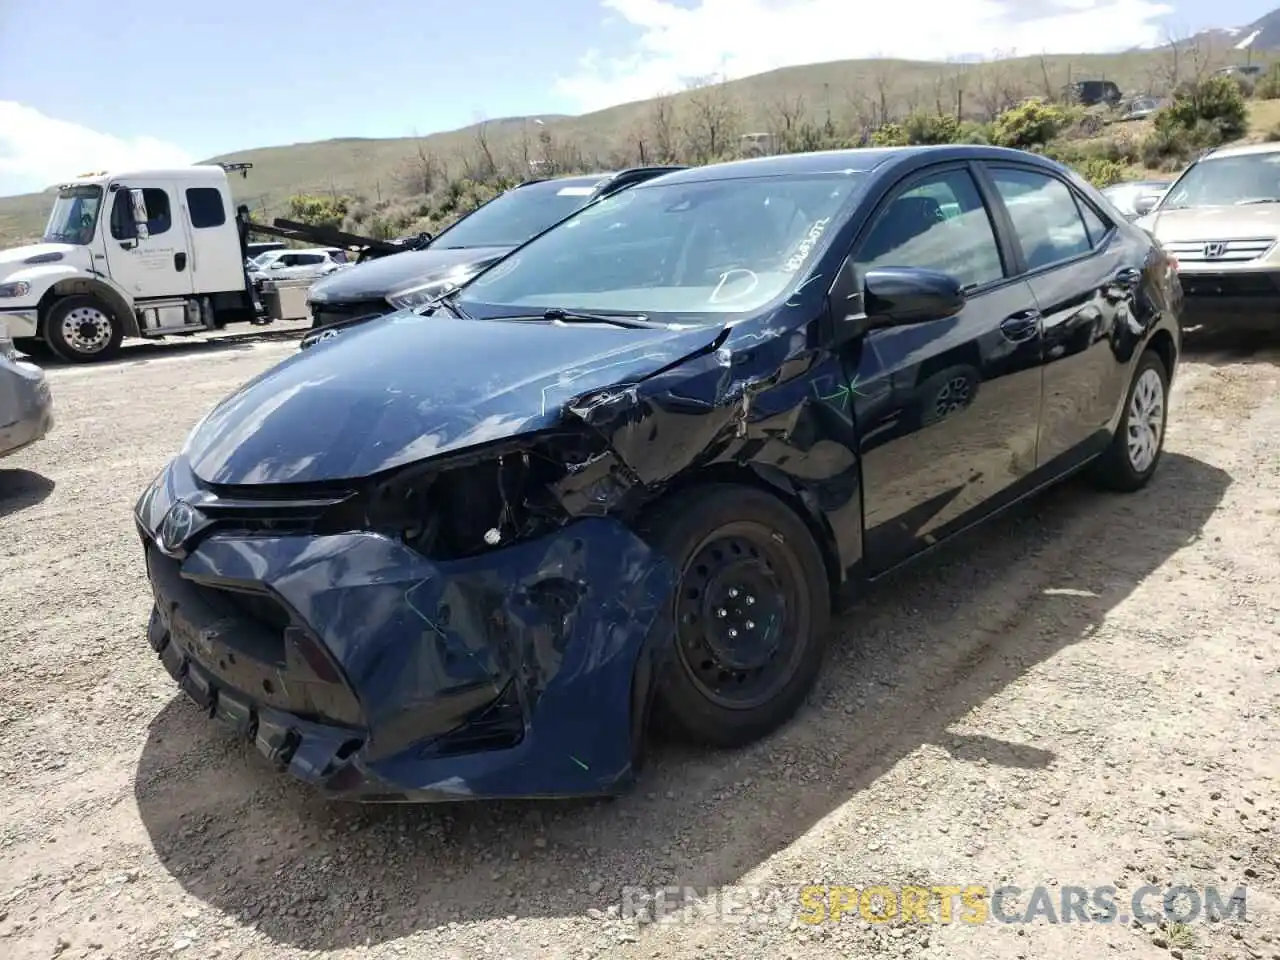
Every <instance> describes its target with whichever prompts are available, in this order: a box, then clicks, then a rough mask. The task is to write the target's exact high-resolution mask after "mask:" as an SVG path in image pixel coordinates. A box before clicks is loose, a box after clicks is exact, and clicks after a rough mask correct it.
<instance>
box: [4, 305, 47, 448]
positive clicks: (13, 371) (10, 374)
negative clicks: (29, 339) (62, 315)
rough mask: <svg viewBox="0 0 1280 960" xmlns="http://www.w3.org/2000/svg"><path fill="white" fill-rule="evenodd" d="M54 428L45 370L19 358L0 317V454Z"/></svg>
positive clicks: (29, 441) (20, 446) (40, 437)
mask: <svg viewBox="0 0 1280 960" xmlns="http://www.w3.org/2000/svg"><path fill="white" fill-rule="evenodd" d="M51 429H53V397H52V396H51V394H50V392H49V382H48V381H47V380H46V379H45V374H44V371H43V370H41V369H40V368H39V367H38V366H36V365H35V364H34V363H26V362H25V361H22V360H19V359H18V351H17V349H16V348H15V347H14V345H13V340H12V339H11V338H10V336H9V331H8V329H7V328H6V327H5V325H4V321H3V320H0V457H6V456H8V455H9V454H11V453H14V452H16V451H18V450H20V449H22V448H23V447H25V446H27V445H28V444H31V443H34V442H35V441H37V440H40V439H42V438H43V437H44V436H45V434H47V433H48V432H49V431H50V430H51Z"/></svg>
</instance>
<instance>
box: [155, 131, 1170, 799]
mask: <svg viewBox="0 0 1280 960" xmlns="http://www.w3.org/2000/svg"><path fill="white" fill-rule="evenodd" d="M944 202H945V203H949V204H951V205H952V206H953V207H954V208H955V209H956V211H957V213H956V214H955V215H953V216H951V217H949V218H948V217H943V216H942V215H941V207H942V205H943V203H944ZM395 256H400V255H399V254H397V255H395ZM388 259H393V258H388ZM1178 309H1179V292H1178V286H1177V277H1176V274H1175V272H1174V270H1173V268H1172V265H1171V263H1170V262H1169V260H1168V258H1167V257H1166V256H1165V255H1164V253H1163V252H1162V251H1161V250H1160V248H1159V246H1158V245H1157V244H1155V243H1154V242H1153V241H1152V239H1151V237H1150V236H1149V235H1148V234H1146V233H1145V232H1143V231H1142V230H1139V229H1138V228H1136V227H1134V226H1132V225H1131V224H1129V223H1127V222H1125V221H1124V220H1123V218H1120V217H1118V216H1117V215H1115V214H1113V213H1112V212H1111V208H1110V206H1109V205H1108V204H1107V203H1106V202H1105V201H1104V200H1103V199H1102V198H1101V196H1100V195H1099V194H1098V193H1097V191H1096V190H1094V189H1093V188H1092V187H1091V186H1089V185H1088V184H1087V183H1086V182H1084V181H1083V180H1082V179H1081V178H1080V177H1078V176H1077V175H1076V174H1074V173H1073V172H1071V171H1069V170H1068V169H1066V168H1065V167H1062V166H1061V165H1059V164H1057V163H1055V162H1053V161H1051V160H1048V159H1046V158H1044V157H1041V156H1037V155H1035V154H1030V153H1024V152H1019V151H1014V150H1006V149H1001V148H997V147H987V146H947V147H925V148H887V149H875V150H848V151H832V152H824V153H813V154H795V155H791V156H779V157H770V158H761V159H755V160H746V161H737V162H733V163H725V164H719V165H714V166H706V167H700V168H696V169H689V170H684V171H678V172H673V173H668V174H666V175H664V176H661V177H658V178H656V179H653V180H650V181H648V182H647V183H643V184H640V185H638V186H635V187H632V188H630V189H628V190H625V191H621V192H619V193H616V194H614V195H613V196H610V197H606V198H604V199H602V200H599V201H597V202H595V203H592V204H590V205H588V206H586V207H584V208H583V209H581V210H579V211H578V212H577V213H575V214H573V215H572V216H570V217H569V218H568V219H567V220H565V221H563V222H562V223H560V224H558V225H557V226H555V227H553V228H552V229H550V230H548V231H546V232H544V233H542V234H540V235H539V236H537V237H536V238H534V239H532V240H530V241H529V242H528V243H526V244H524V245H522V246H521V247H520V248H519V249H517V250H516V251H514V252H513V253H512V254H510V255H509V256H507V257H505V258H503V259H502V260H501V261H500V262H498V263H496V264H494V265H493V266H491V267H490V268H488V269H487V270H485V271H483V272H481V273H480V274H478V275H477V276H476V277H474V278H472V279H471V280H470V281H469V282H466V283H464V284H463V285H462V287H461V288H460V289H459V290H458V291H456V292H454V293H451V294H449V295H446V296H444V297H441V298H438V299H437V300H435V301H434V302H432V303H431V304H430V305H429V306H428V307H426V308H424V309H422V310H418V311H401V312H397V313H394V314H392V315H390V316H385V317H382V318H380V319H377V320H372V321H368V322H365V323H362V324H358V325H354V326H351V327H347V328H345V329H341V330H340V331H337V332H336V335H335V336H333V337H332V338H331V339H328V340H322V341H320V342H318V343H317V344H316V345H315V346H314V347H312V348H311V349H309V350H307V351H306V352H304V353H301V354H299V355H297V356H295V357H294V358H293V359H292V360H291V361H289V362H286V363H283V364H280V365H278V366H276V367H274V368H273V369H271V370H268V371H267V372H265V373H263V374H261V375H260V376H258V377H257V378H255V379H254V380H252V381H250V382H249V383H248V384H246V385H245V386H243V387H241V388H240V389H239V390H238V391H237V392H236V393H234V394H233V395H231V396H230V397H228V398H227V399H225V400H224V401H223V402H222V403H220V404H219V405H218V406H217V407H215V408H214V409H213V410H212V411H211V412H210V414H209V415H208V416H207V417H206V419H205V420H203V421H202V422H201V423H200V424H199V425H198V426H197V427H196V428H195V430H194V431H193V432H192V433H191V435H190V436H189V438H188V440H187V442H186V444H185V445H184V448H183V451H182V452H181V453H180V454H179V455H178V456H177V457H175V458H174V459H173V460H172V461H170V462H169V463H168V464H167V465H166V466H165V467H164V469H163V470H162V471H161V473H160V474H159V476H158V477H157V478H156V479H155V481H154V482H153V483H152V484H151V485H150V486H149V487H148V488H147V490H146V491H144V493H143V495H142V497H141V498H140V500H139V501H138V504H137V508H136V517H137V523H138V527H139V530H140V532H141V534H142V542H143V545H144V548H145V551H146V554H147V565H146V569H147V571H148V575H149V577H150V578H151V586H152V589H153V592H154V595H155V607H154V610H153V612H152V614H151V619H150V624H149V626H148V637H149V640H150V643H151V645H152V647H153V648H154V649H155V650H156V651H157V652H158V653H159V655H160V658H161V660H162V662H163V663H164V665H165V667H166V668H167V669H168V671H169V672H170V673H171V674H172V675H173V676H174V677H175V678H177V679H178V681H179V682H180V683H181V685H182V687H183V689H185V690H186V691H187V693H188V694H189V695H190V696H191V697H192V698H194V699H195V700H196V701H197V702H198V703H199V704H200V705H201V706H202V707H203V709H205V710H206V711H207V712H208V713H209V714H211V715H213V716H216V717H219V718H221V719H223V720H224V721H226V722H228V723H229V724H231V725H233V726H235V727H236V728H238V729H239V730H240V731H241V732H242V733H243V734H244V735H245V736H246V737H249V738H251V739H253V740H254V741H255V742H256V743H257V745H258V748H259V749H260V750H262V751H263V752H265V753H266V754H268V755H269V756H271V757H272V758H273V759H275V760H276V761H277V762H278V763H279V764H280V765H281V766H283V767H286V768H287V769H289V770H290V771H291V772H292V773H293V774H295V775H296V776H299V777H301V778H303V779H305V780H307V781H309V782H311V783H313V784H316V785H319V786H320V787H322V788H323V789H324V790H326V791H328V792H329V793H330V794H333V795H341V796H345V797H350V798H354V799H364V800H393V799H397V800H402V799H413V800H458V799H473V798H481V797H550V796H555V795H589V794H606V793H612V792H615V791H617V790H619V789H621V787H622V786H623V785H624V784H625V783H627V782H628V780H629V779H630V778H631V777H632V776H633V775H634V773H635V771H636V769H637V766H638V764H639V762H640V761H641V759H642V756H643V744H644V738H645V731H646V728H647V726H648V723H649V721H650V719H652V720H653V722H654V723H656V724H660V725H661V726H662V727H663V728H664V729H666V730H667V731H669V732H671V733H672V734H674V735H676V736H679V737H682V738H684V739H687V740H691V741H696V742H700V743H706V744H711V745H715V746H722V747H730V746H735V745H740V744H744V743H748V742H750V741H753V740H756V739H758V738H760V737H762V736H765V735H767V734H769V733H770V732H771V731H773V730H775V729H777V728H778V727H779V726H780V725H781V724H783V723H784V722H785V721H786V720H787V719H788V718H789V717H790V716H792V715H793V714H794V713H795V711H796V710H797V709H798V708H799V707H800V705H801V704H802V703H803V702H804V699H805V697H806V695H807V694H808V693H809V691H810V690H811V689H812V688H813V685H814V683H815V681H816V679H817V677H818V674H819V671H820V669H821V666H822V662H823V657H824V648H825V643H826V637H827V628H828V625H829V623H830V618H831V615H832V612H833V609H839V607H840V605H841V604H842V602H843V600H845V599H847V598H848V597H849V596H851V595H855V594H857V593H858V592H860V590H861V588H862V586H864V585H865V584H866V583H868V582H869V581H872V580H875V579H877V578H879V577H880V576H881V575H883V574H885V573H887V572H889V571H890V570H893V569H894V568H896V567H898V566H900V565H901V564H903V563H905V562H907V561H909V560H912V559H914V558H917V557H920V556H922V555H924V554H926V553H927V552H929V550H930V549H931V548H932V547H933V546H935V545H936V544H938V543H939V542H941V541H945V540H947V539H948V538H950V537H952V536H953V535H955V534H957V533H959V532H960V531H963V530H965V529H967V528H968V527H970V526H971V525H972V524H974V523H975V522H977V521H979V520H981V519H984V518H987V517H989V516H991V515H993V514H995V513H997V512H999V511H1000V510H1001V509H1003V508H1005V507H1007V506H1008V505H1010V504H1012V503H1014V502H1016V501H1018V500H1020V499H1022V498H1024V497H1027V496H1029V495H1031V494H1033V493H1034V492H1035V491H1037V490H1039V489H1041V488H1043V487H1044V486H1046V485H1047V484H1050V483H1053V482H1055V481H1058V480H1060V479H1061V478H1063V477H1065V476H1067V475H1069V474H1072V473H1075V472H1076V471H1079V470H1083V469H1086V468H1087V469H1088V470H1089V471H1090V472H1091V474H1092V476H1093V477H1094V478H1095V479H1096V480H1097V481H1098V482H1099V483H1101V484H1103V485H1104V486H1106V487H1109V488H1112V489H1116V490H1121V491H1135V490H1138V489H1139V488H1141V487H1143V486H1144V485H1145V484H1146V483H1147V482H1148V481H1149V480H1150V479H1151V477H1152V475H1153V474H1154V473H1155V471H1156V469H1157V466H1158V464H1159V461H1160V454H1161V449H1162V445H1163V441H1164V435H1165V418H1166V411H1167V404H1166V398H1167V395H1168V389H1169V385H1170V382H1171V380H1172V378H1173V377H1174V373H1175V370H1176V366H1177V361H1178V354H1179V348H1180V335H1179V328H1178V324H1177V316H1178ZM903 706H904V709H909V708H910V707H911V706H912V705H910V704H905V705H903Z"/></svg>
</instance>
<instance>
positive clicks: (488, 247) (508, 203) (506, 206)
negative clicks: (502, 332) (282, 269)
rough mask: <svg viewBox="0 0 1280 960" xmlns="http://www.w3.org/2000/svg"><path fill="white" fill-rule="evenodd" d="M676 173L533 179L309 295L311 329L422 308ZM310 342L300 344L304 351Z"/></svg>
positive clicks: (654, 170)
mask: <svg viewBox="0 0 1280 960" xmlns="http://www.w3.org/2000/svg"><path fill="white" fill-rule="evenodd" d="M678 169H682V168H680V167H636V168H632V169H629V170H622V171H619V172H616V173H593V174H586V175H583V176H571V177H557V178H554V179H549V180H531V181H529V182H527V183H522V184H520V185H519V186H517V187H514V188H512V189H511V190H508V191H507V192H506V193H503V194H501V195H499V196H498V197H496V198H494V199H493V200H490V201H489V202H488V203H486V204H484V205H483V206H481V207H479V208H478V209H476V210H475V211H473V212H472V213H470V214H468V215H467V216H465V217H463V218H462V219H460V220H458V221H457V222H456V223H454V224H453V225H452V226H450V227H448V228H447V229H445V230H442V231H441V232H440V234H439V235H438V236H436V237H435V238H434V239H433V240H432V241H431V243H430V245H429V246H427V247H426V249H421V250H407V251H405V252H404V253H397V254H394V255H392V256H388V257H382V258H380V259H378V260H373V261H370V262H368V263H361V264H357V265H355V266H354V267H352V268H351V269H350V270H347V271H344V272H343V274H342V275H341V276H338V277H333V278H332V279H330V280H327V281H324V282H321V283H317V284H316V285H315V286H314V287H312V288H311V291H310V292H309V294H308V298H307V306H308V308H309V309H310V311H311V317H312V321H311V325H312V327H313V328H319V327H327V326H331V325H332V324H334V323H349V322H351V321H353V320H365V319H370V318H372V317H378V316H382V315H384V314H387V313H391V312H392V311H393V310H402V309H405V308H408V307H414V306H419V305H421V304H424V303H426V302H427V301H429V300H431V299H432V298H433V297H437V296H439V295H440V294H441V293H443V292H444V291H446V290H448V289H449V288H450V287H451V286H455V285H457V284H458V283H461V282H462V281H464V280H466V279H467V278H468V277H470V276H473V275H475V273H476V272H477V271H479V270H481V269H482V268H484V267H486V266H488V265H489V264H491V263H493V262H494V261H495V260H497V259H498V258H499V257H501V256H503V255H504V254H506V253H508V252H509V251H510V250H512V249H513V248H515V247H517V246H519V245H520V244H522V243H524V242H525V241H526V240H528V239H529V238H530V237H533V236H535V235H537V234H539V233H541V232H542V231H543V230H546V229H547V228H548V227H550V226H551V225H552V224H554V223H556V222H557V221H559V220H563V219H564V218H565V217H567V216H569V215H570V214H571V213H573V212H574V211H576V210H579V209H581V208H582V207H584V206H586V205H587V204H589V203H591V202H592V201H594V200H598V199H600V198H601V197H606V196H610V195H612V194H615V193H617V192H618V191H620V190H625V189H626V188H628V187H632V186H635V185H636V184H638V183H643V182H644V181H646V180H650V179H652V178H653V177H656V176H659V175H660V174H663V173H668V172H670V171H672V170H678ZM314 341H315V338H314V337H311V336H308V337H305V338H303V341H302V346H303V347H308V346H310V345H311V344H312V343H313V342H314Z"/></svg>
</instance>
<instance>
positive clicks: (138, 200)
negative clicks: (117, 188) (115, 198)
mask: <svg viewBox="0 0 1280 960" xmlns="http://www.w3.org/2000/svg"><path fill="white" fill-rule="evenodd" d="M129 201H130V207H131V208H132V211H133V228H134V231H135V232H136V234H137V237H138V239H139V240H146V239H147V238H148V237H149V236H151V231H150V229H148V227H147V221H149V220H150V219H151V217H150V216H149V215H148V213H147V198H146V195H145V194H144V193H143V192H142V191H141V190H138V189H136V188H135V189H131V190H130V191H129Z"/></svg>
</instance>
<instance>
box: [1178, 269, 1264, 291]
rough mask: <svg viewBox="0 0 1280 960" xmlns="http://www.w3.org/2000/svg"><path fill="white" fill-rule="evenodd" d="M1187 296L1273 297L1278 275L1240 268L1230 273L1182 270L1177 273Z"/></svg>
mask: <svg viewBox="0 0 1280 960" xmlns="http://www.w3.org/2000/svg"><path fill="white" fill-rule="evenodd" d="M1178 277H1179V280H1180V281H1181V283H1182V292H1183V293H1184V294H1186V295H1187V296H1188V297H1274V296H1276V295H1277V294H1280V284H1277V279H1278V278H1280V275H1278V274H1273V273H1260V272H1255V271H1251V270H1248V271H1246V270H1241V271H1239V272H1231V273H1226V272H1224V273H1198V272H1190V271H1187V272H1183V273H1180V274H1179V275H1178Z"/></svg>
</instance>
